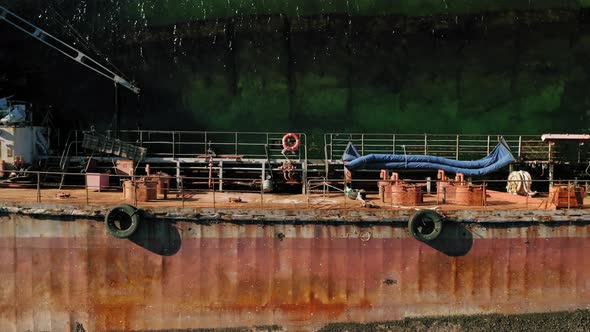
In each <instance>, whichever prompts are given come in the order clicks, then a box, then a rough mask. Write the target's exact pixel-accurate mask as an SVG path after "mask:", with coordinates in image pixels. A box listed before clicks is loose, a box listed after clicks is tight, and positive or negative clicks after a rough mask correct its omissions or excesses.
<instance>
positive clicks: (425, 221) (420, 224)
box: [408, 209, 444, 242]
mask: <svg viewBox="0 0 590 332" xmlns="http://www.w3.org/2000/svg"><path fill="white" fill-rule="evenodd" d="M443 224H444V217H443V216H442V215H440V214H439V213H438V212H436V211H434V210H428V209H423V210H418V212H416V213H414V215H413V216H411V217H410V220H409V221H408V229H409V231H410V234H411V235H412V236H413V237H414V238H415V239H416V240H418V241H422V242H430V241H433V240H435V239H436V238H437V237H438V236H439V235H440V234H441V233H442V229H443ZM430 229H432V230H431V231H429V232H426V233H424V231H428V230H430Z"/></svg>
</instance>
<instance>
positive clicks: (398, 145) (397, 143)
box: [324, 133, 550, 161]
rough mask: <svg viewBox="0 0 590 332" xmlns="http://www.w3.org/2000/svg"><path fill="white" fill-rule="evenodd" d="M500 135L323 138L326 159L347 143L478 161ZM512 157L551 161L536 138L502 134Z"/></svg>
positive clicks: (360, 148) (337, 156) (364, 151)
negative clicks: (475, 159) (476, 159)
mask: <svg viewBox="0 0 590 332" xmlns="http://www.w3.org/2000/svg"><path fill="white" fill-rule="evenodd" d="M498 137H500V136H499V135H470V134H462V135H458V134H387V133H370V134H365V133H327V134H325V135H324V144H325V146H326V147H327V148H326V149H325V159H326V160H327V161H337V160H340V157H341V154H342V153H343V152H344V149H345V148H346V145H347V144H348V142H352V143H353V144H354V145H355V147H356V148H357V150H358V151H359V152H360V153H361V154H363V155H365V154H370V153H386V154H396V153H397V154H399V153H404V152H405V153H408V154H431V155H435V156H441V157H446V158H453V159H457V160H458V159H470V158H480V157H483V156H485V155H487V154H489V153H490V151H491V148H493V146H494V145H495V143H494V142H496V141H497V139H498ZM503 138H504V139H505V140H506V141H507V143H508V144H509V145H510V147H511V148H512V149H513V150H512V151H513V154H514V156H515V157H518V158H520V159H527V160H546V161H548V160H550V158H549V157H550V156H549V155H548V149H547V143H544V142H542V141H541V139H540V136H536V135H504V136H503Z"/></svg>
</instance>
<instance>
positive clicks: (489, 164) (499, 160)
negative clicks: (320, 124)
mask: <svg viewBox="0 0 590 332" xmlns="http://www.w3.org/2000/svg"><path fill="white" fill-rule="evenodd" d="M342 160H343V161H345V162H348V163H346V164H345V166H346V168H348V169H349V170H351V171H354V170H357V169H363V168H366V169H404V168H405V169H442V170H444V171H445V172H450V173H462V174H464V175H466V176H478V175H485V174H488V173H491V172H493V171H496V170H498V169H500V168H502V167H504V166H506V165H508V164H510V163H512V162H514V161H515V160H514V157H513V156H512V153H510V149H509V148H508V145H507V144H506V142H505V141H504V140H503V139H502V141H501V142H499V143H498V145H496V147H495V148H494V150H492V152H491V153H490V154H489V155H488V156H487V157H485V158H482V159H479V160H472V161H461V160H454V159H447V158H442V157H436V156H429V155H405V154H369V155H366V156H361V155H360V154H359V153H358V151H357V150H356V149H355V147H354V146H353V145H352V144H351V143H349V144H348V147H347V148H346V150H345V151H344V155H343V156H342Z"/></svg>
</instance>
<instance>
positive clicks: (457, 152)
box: [455, 135, 459, 160]
mask: <svg viewBox="0 0 590 332" xmlns="http://www.w3.org/2000/svg"><path fill="white" fill-rule="evenodd" d="M455 160H459V135H457V137H456V141H455Z"/></svg>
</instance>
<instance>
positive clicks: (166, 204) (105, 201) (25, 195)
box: [0, 188, 590, 212]
mask: <svg viewBox="0 0 590 332" xmlns="http://www.w3.org/2000/svg"><path fill="white" fill-rule="evenodd" d="M64 194H65V195H64ZM38 196H39V197H38ZM366 201H367V202H368V203H369V204H367V206H366V207H363V206H362V205H361V202H360V201H355V200H351V199H349V198H347V197H345V196H344V195H343V194H342V193H337V192H332V193H328V194H321V193H320V194H315V193H314V194H307V195H305V194H280V193H277V194H273V193H253V192H237V191H230V192H214V191H190V192H189V191H187V192H184V193H183V194H180V193H179V194H175V193H172V194H168V195H167V198H164V197H163V196H162V195H158V199H156V200H150V201H147V202H136V201H132V200H126V199H125V198H124V196H123V193H122V192H121V191H116V190H112V191H100V192H98V191H91V190H88V191H87V190H85V189H69V190H58V189H41V190H39V192H37V189H34V188H3V189H0V202H11V203H49V204H55V205H81V206H97V207H109V206H115V205H119V204H132V205H136V206H138V207H141V208H156V209H157V208H185V209H211V208H213V209H215V208H219V209H240V210H242V209H255V210H258V211H260V210H302V209H310V210H367V211H369V210H394V211H395V210H407V209H419V208H437V209H440V210H442V211H461V210H469V211H474V210H477V211H491V212H492V211H512V210H514V211H516V210H526V211H536V210H539V211H544V210H555V209H556V207H555V205H554V204H552V203H551V202H550V201H548V197H546V196H545V197H544V196H536V197H528V196H518V195H514V194H510V193H505V192H499V191H493V190H487V200H486V201H487V202H486V205H485V206H466V205H457V204H441V203H440V202H437V196H436V194H425V195H424V203H423V204H420V205H417V206H399V205H395V204H392V203H391V202H390V201H389V200H388V199H386V200H385V201H382V200H381V199H380V197H379V196H378V194H368V195H367V199H366ZM371 205H372V206H371ZM582 208H583V209H587V208H590V197H585V198H584V205H583V207H582ZM564 209H567V208H564ZM571 209H579V207H578V206H575V207H574V206H572V207H571ZM589 211H590V210H589Z"/></svg>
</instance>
